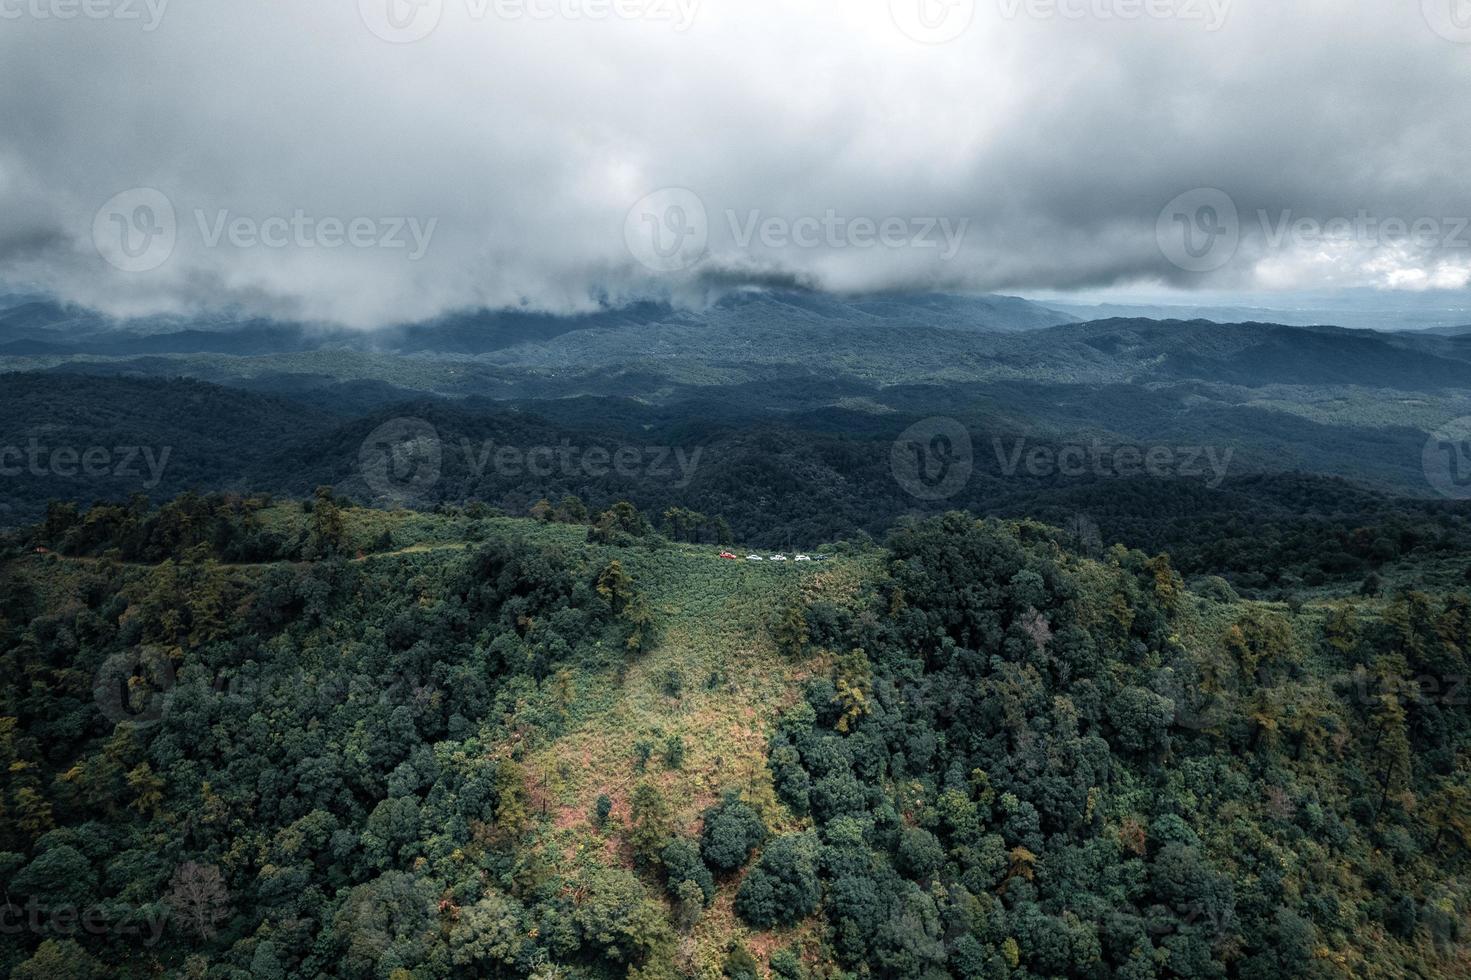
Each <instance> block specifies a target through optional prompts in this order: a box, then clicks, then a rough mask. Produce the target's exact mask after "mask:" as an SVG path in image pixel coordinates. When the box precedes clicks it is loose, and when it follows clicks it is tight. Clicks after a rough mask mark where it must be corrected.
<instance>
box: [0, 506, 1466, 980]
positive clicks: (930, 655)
mask: <svg viewBox="0 0 1471 980" xmlns="http://www.w3.org/2000/svg"><path fill="white" fill-rule="evenodd" d="M661 524H662V528H663V529H662V531H661V529H660V525H661ZM702 526H703V524H702V523H701V521H698V520H695V519H694V518H692V517H691V515H690V513H688V512H684V513H681V512H673V513H672V514H669V515H664V520H663V521H662V522H661V521H660V520H659V519H657V518H656V519H654V520H650V519H647V518H645V517H644V515H642V514H640V513H639V512H638V511H637V510H636V509H635V508H633V507H630V506H627V505H625V506H624V507H622V508H610V509H609V510H608V511H605V512H589V511H588V509H587V508H582V509H580V510H579V509H578V507H576V506H574V504H573V503H572V502H571V501H566V502H563V503H562V504H561V505H556V504H548V506H547V508H546V509H545V510H543V511H540V512H539V514H538V516H537V517H535V518H531V519H513V518H506V517H501V516H497V515H496V514H494V513H493V512H491V511H489V510H488V509H485V508H479V509H471V510H469V511H461V510H459V509H449V510H445V511H444V512H443V513H440V514H420V513H414V512H410V511H397V512H384V511H376V510H371V509H367V508H363V507H359V506H355V505H353V504H352V503H351V502H350V501H346V500H342V499H339V498H336V497H334V496H333V494H332V493H331V492H330V491H328V490H325V489H324V490H323V491H321V492H319V493H318V494H317V495H316V496H315V497H314V498H313V499H312V500H310V501H308V502H307V503H305V504H301V503H271V502H270V501H269V500H266V499H261V498H196V497H186V498H182V499H180V500H178V501H174V502H172V503H171V504H169V505H168V506H165V507H163V508H150V507H148V506H147V505H146V504H145V503H142V502H136V503H135V504H133V505H131V506H119V507H114V506H104V507H98V508H91V509H88V510H83V511H78V510H76V509H74V508H66V507H56V508H53V509H52V511H51V513H50V514H49V515H48V519H47V521H46V522H44V523H43V524H41V525H38V526H36V527H35V528H33V529H30V530H29V531H27V532H25V533H24V534H21V535H17V536H14V537H13V538H12V539H11V540H10V542H9V549H10V551H9V554H8V557H7V558H6V560H5V563H4V565H3V566H0V639H3V649H4V658H5V663H4V671H3V678H4V680H3V684H4V688H3V691H4V694H3V716H4V717H3V721H0V737H3V740H0V745H3V748H4V753H5V762H6V765H5V767H4V776H3V788H0V803H3V807H4V809H3V811H0V812H3V820H0V834H3V840H0V861H3V863H4V864H5V874H4V880H5V883H6V884H5V889H6V896H7V899H8V903H9V904H8V906H7V916H8V918H7V920H6V921H7V932H6V934H5V935H4V937H3V940H0V956H3V964H0V965H3V966H4V967H5V968H6V969H8V970H10V971H11V973H12V975H14V976H17V977H71V976H75V977H90V976H97V977H100V976H103V975H107V976H144V975H159V974H160V973H162V974H164V975H169V976H178V977H271V976H281V977H287V976H292V977H295V976H307V977H310V976H323V977H330V976H340V977H365V978H367V977H381V978H392V980H404V978H425V980H428V978H435V977H449V976H465V975H473V976H528V975H534V976H540V977H556V976H561V977H598V976H610V977H611V976H623V975H636V976H641V977H660V976H676V975H706V976H714V975H721V974H723V975H726V976H733V977H741V976H764V975H766V974H767V973H768V972H769V973H770V974H771V975H773V976H777V977H784V978H797V977H812V978H817V977H840V976H884V977H916V978H919V977H942V976H962V977H997V978H1018V980H1020V978H1026V977H1054V976H1078V977H1084V976H1088V977H1130V978H1136V977H1138V978H1142V977H1262V978H1266V977H1281V976H1318V977H1336V976H1349V975H1355V976H1376V975H1377V976H1402V975H1425V976H1429V975H1456V974H1459V973H1464V972H1465V971H1466V970H1467V969H1468V968H1471V952H1468V950H1471V946H1468V934H1467V928H1468V927H1467V913H1468V910H1471V880H1468V879H1467V877H1466V873H1467V869H1468V863H1467V861H1468V848H1471V756H1468V750H1471V742H1468V739H1471V720H1468V717H1467V711H1468V709H1467V693H1466V690H1465V678H1466V677H1467V675H1468V673H1471V667H1468V664H1467V657H1468V654H1471V598H1468V595H1467V594H1466V592H1465V590H1463V589H1449V590H1431V591H1424V590H1414V589H1386V590H1385V594H1382V595H1372V596H1363V597H1350V598H1336V599H1334V598H1324V599H1315V600H1311V601H1308V602H1305V603H1304V602H1295V603H1293V604H1291V605H1287V604H1282V603H1268V602H1260V601H1251V600H1244V599H1241V598H1240V597H1239V596H1238V595H1237V594H1236V593H1235V592H1234V591H1233V590H1232V589H1231V588H1230V587H1229V586H1228V585H1226V583H1225V582H1223V581H1221V580H1219V579H1217V580H1214V582H1206V583H1205V587H1202V588H1200V589H1198V590H1195V591H1192V590H1191V589H1189V588H1187V586H1186V583H1185V581H1184V580H1183V579H1182V577H1181V575H1180V574H1179V572H1178V571H1177V570H1176V569H1175V567H1174V566H1173V564H1172V562H1171V560H1170V559H1169V558H1168V557H1166V556H1165V555H1163V554H1158V555H1154V556H1150V555H1147V554H1145V553H1142V552H1138V551H1130V550H1126V549H1124V548H1122V547H1112V548H1107V549H1102V548H1095V549H1092V551H1091V553H1080V552H1079V551H1078V550H1077V549H1076V547H1075V540H1074V539H1075V537H1076V535H1075V534H1073V533H1070V532H1069V531H1067V530H1065V529H1056V528H1052V527H1048V526H1046V525H1043V524H1039V523H1035V522H1029V521H1024V522H1020V523H999V522H996V521H994V520H979V519H977V518H975V517H972V516H969V515H966V514H962V513H950V514H946V515H943V516H940V517H936V518H931V519H927V520H923V521H918V522H906V523H904V524H901V525H900V526H898V527H896V529H895V530H894V531H893V532H892V534H890V535H889V536H888V537H887V539H886V542H885V546H884V548H882V549H878V548H875V547H874V546H872V545H867V544H856V545H843V546H835V547H834V549H833V550H834V557H833V560H832V561H830V562H827V563H823V564H821V565H815V566H807V567H804V566H789V567H780V566H774V565H763V566H756V565H751V564H748V563H743V562H737V563H732V562H728V561H724V560H722V559H720V558H718V557H716V554H715V552H716V551H717V550H719V549H718V548H716V547H712V546H710V545H708V544H699V543H696V544H686V543H680V542H679V541H676V540H671V539H672V538H679V537H684V538H685V539H687V540H690V539H698V538H700V537H701V535H703V534H705V533H707V532H706V531H702V530H700V528H701V527H702ZM712 527H713V525H712ZM708 533H710V534H716V533H718V532H717V530H710V531H709V532H708ZM12 923H21V926H20V927H19V928H12V927H11V924H12Z"/></svg>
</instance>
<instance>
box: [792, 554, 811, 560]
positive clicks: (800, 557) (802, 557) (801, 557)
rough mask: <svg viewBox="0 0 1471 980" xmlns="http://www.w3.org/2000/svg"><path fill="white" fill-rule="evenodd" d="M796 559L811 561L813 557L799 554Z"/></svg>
mask: <svg viewBox="0 0 1471 980" xmlns="http://www.w3.org/2000/svg"><path fill="white" fill-rule="evenodd" d="M795 560H796V561H811V560H812V559H811V558H810V557H808V556H807V555H798V556H797V557H796V559H795Z"/></svg>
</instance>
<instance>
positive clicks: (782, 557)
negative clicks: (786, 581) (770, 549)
mask: <svg viewBox="0 0 1471 980" xmlns="http://www.w3.org/2000/svg"><path fill="white" fill-rule="evenodd" d="M771 560H772V561H786V560H787V556H786V555H772V556H771Z"/></svg>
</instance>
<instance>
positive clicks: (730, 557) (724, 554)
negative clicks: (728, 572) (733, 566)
mask: <svg viewBox="0 0 1471 980" xmlns="http://www.w3.org/2000/svg"><path fill="white" fill-rule="evenodd" d="M720 557H721V558H724V559H725V560H726V561H740V559H739V558H737V557H736V556H735V555H733V554H731V553H730V552H728V551H722V552H721V553H720Z"/></svg>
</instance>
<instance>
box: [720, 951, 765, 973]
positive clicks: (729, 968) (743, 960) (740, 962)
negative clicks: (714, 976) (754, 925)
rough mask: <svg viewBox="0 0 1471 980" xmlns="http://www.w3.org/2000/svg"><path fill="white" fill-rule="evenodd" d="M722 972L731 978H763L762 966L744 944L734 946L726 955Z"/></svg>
mask: <svg viewBox="0 0 1471 980" xmlns="http://www.w3.org/2000/svg"><path fill="white" fill-rule="evenodd" d="M722 972H723V973H724V974H725V975H726V976H727V977H729V978H730V980H761V966H760V964H758V963H757V962H756V957H754V956H752V955H751V951H750V950H748V949H746V947H744V946H740V945H736V946H732V947H731V950H730V952H729V953H727V954H726V956H725V965H724V967H723V968H722Z"/></svg>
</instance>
